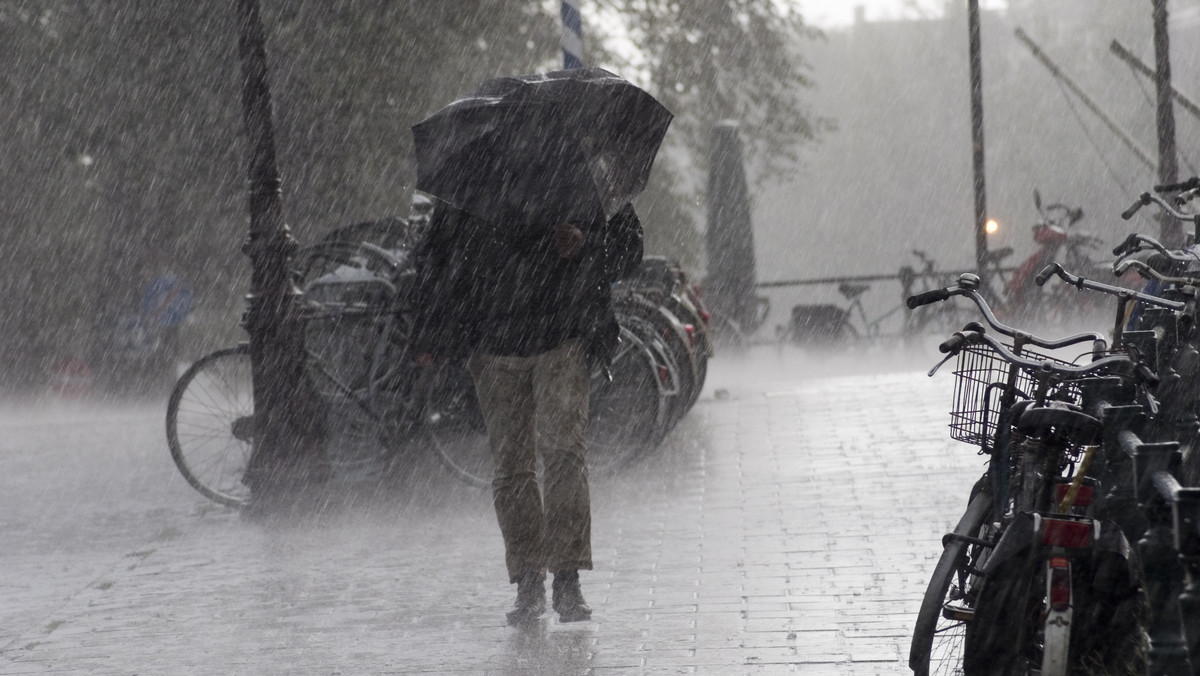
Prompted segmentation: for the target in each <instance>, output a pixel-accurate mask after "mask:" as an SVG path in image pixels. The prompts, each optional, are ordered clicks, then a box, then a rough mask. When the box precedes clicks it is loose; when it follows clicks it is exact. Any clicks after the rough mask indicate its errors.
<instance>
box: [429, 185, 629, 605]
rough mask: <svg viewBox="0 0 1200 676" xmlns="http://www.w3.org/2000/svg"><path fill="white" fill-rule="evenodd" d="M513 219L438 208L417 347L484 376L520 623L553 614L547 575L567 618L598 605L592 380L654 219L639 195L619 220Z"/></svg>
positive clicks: (482, 393)
mask: <svg viewBox="0 0 1200 676" xmlns="http://www.w3.org/2000/svg"><path fill="white" fill-rule="evenodd" d="M503 226H504V227H502V228H501V227H499V226H493V225H492V224H490V223H488V222H485V221H482V220H480V219H477V218H475V217H474V216H472V215H470V214H468V213H467V212H465V211H462V210H459V209H456V208H454V207H453V206H451V205H449V204H447V203H444V202H439V203H438V204H437V206H436V207H435V209H434V212H433V216H432V218H431V220H430V223H429V228H428V231H427V232H426V235H425V238H424V239H423V240H422V242H421V243H420V245H419V246H418V247H417V249H416V251H415V252H414V265H415V268H416V271H417V277H416V281H415V284H414V287H413V291H412V296H411V300H412V307H413V309H414V316H415V322H414V328H413V338H412V345H413V350H414V354H416V355H417V357H416V360H417V363H418V365H420V366H423V367H430V366H432V365H434V364H435V363H449V364H455V363H461V361H462V360H464V359H465V362H466V366H467V368H468V370H469V371H470V373H471V376H472V379H473V381H474V385H475V393H476V395H477V398H478V401H479V406H480V409H481V411H482V413H483V417H484V422H485V424H486V427H487V432H488V439H489V445H490V447H491V452H492V458H493V464H494V468H495V474H494V478H493V481H492V493H493V500H494V504H495V509H496V517H497V520H498V521H499V524H500V532H501V535H502V537H503V539H504V549H505V564H506V567H507V570H508V577H509V582H510V583H515V584H516V585H517V599H516V602H515V604H514V607H513V609H512V610H511V611H509V612H508V614H507V620H508V623H509V624H510V625H513V626H520V625H525V624H528V623H531V622H535V621H537V620H538V619H539V618H540V617H541V615H542V614H543V613H544V612H545V608H546V591H545V578H546V572H547V571H550V572H552V573H553V575H554V579H553V585H552V604H551V605H552V607H553V609H554V611H555V612H556V613H557V614H558V618H559V621H561V622H579V621H584V620H588V619H590V618H591V615H592V610H591V608H590V607H589V606H588V604H587V602H586V601H585V599H584V596H583V593H582V590H581V588H580V582H579V571H580V570H591V569H592V547H591V501H590V496H589V487H588V470H587V462H586V461H587V443H586V435H587V421H588V392H589V385H590V380H591V378H590V376H591V374H592V373H596V372H598V371H600V370H602V369H604V368H606V367H607V366H608V363H609V361H610V360H611V358H612V355H613V353H614V352H615V349H616V346H617V343H618V342H619V338H618V337H619V333H620V328H619V326H618V325H617V321H616V316H615V314H614V312H613V308H612V294H611V286H612V284H613V283H614V282H616V281H617V280H618V279H621V278H622V277H626V276H628V275H630V274H632V273H633V272H634V271H635V270H636V269H637V267H638V265H639V264H640V262H641V260H642V226H641V223H640V221H639V219H638V217H637V214H636V213H635V212H634V210H633V207H632V205H628V204H627V205H626V206H625V207H624V208H623V209H621V210H620V211H619V212H617V213H616V214H615V215H614V216H613V217H612V218H610V219H607V220H604V219H603V218H596V219H594V220H593V221H592V222H576V223H563V222H560V223H532V224H511V223H509V224H503ZM539 455H540V456H541V458H542V461H543V466H544V477H543V480H542V482H541V483H539V481H538V476H537V459H538V456H539Z"/></svg>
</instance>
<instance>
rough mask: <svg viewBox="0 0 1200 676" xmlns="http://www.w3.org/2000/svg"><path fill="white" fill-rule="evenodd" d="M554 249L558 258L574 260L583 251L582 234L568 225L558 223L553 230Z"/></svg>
mask: <svg viewBox="0 0 1200 676" xmlns="http://www.w3.org/2000/svg"><path fill="white" fill-rule="evenodd" d="M554 249H555V250H556V251H558V255H559V257H560V258H574V257H576V256H578V255H579V252H580V251H581V250H582V249H583V232H581V231H580V230H579V228H577V227H575V226H573V225H571V224H570V223H559V224H558V226H557V227H556V228H555V229H554Z"/></svg>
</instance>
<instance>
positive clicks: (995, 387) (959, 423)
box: [950, 344, 1081, 447]
mask: <svg viewBox="0 0 1200 676" xmlns="http://www.w3.org/2000/svg"><path fill="white" fill-rule="evenodd" d="M1021 356H1023V357H1026V358H1030V359H1037V360H1039V361H1045V362H1046V363H1047V364H1058V365H1064V366H1065V365H1069V364H1070V362H1066V361H1062V360H1060V359H1055V358H1054V357H1049V356H1046V355H1042V354H1038V353H1036V352H1033V351H1032V350H1023V351H1022V354H1021ZM1011 367H1012V365H1010V364H1009V363H1008V362H1007V361H1005V360H1004V358H1003V357H1001V356H1000V354H999V353H997V352H996V351H995V350H993V349H992V348H991V347H990V346H989V345H987V344H972V345H966V346H964V347H963V348H962V349H961V350H960V351H959V353H958V362H957V364H956V365H955V368H954V372H953V373H954V400H953V403H952V404H951V407H950V438H951V439H954V440H956V441H962V442H965V443H968V444H972V445H975V446H980V447H987V446H989V445H990V444H991V440H992V439H993V438H995V436H996V428H997V425H998V423H999V420H1000V410H1001V404H1000V402H1001V400H1002V398H1003V395H1004V391H1005V389H1006V388H1007V386H1008V377H1009V369H1010V368H1011ZM1015 368H1016V369H1017V372H1016V380H1015V382H1014V389H1015V396H1016V398H1015V399H1014V401H1022V400H1025V399H1033V398H1035V397H1038V396H1039V394H1041V396H1042V397H1044V399H1045V400H1047V401H1051V400H1052V401H1063V402H1067V403H1070V404H1078V403H1079V402H1080V398H1081V392H1080V387H1079V383H1078V382H1076V381H1071V380H1063V379H1061V378H1057V377H1054V374H1052V373H1050V372H1035V371H1032V370H1030V369H1027V368H1022V367H1019V366H1018V367H1015ZM1039 387H1044V392H1041V393H1039Z"/></svg>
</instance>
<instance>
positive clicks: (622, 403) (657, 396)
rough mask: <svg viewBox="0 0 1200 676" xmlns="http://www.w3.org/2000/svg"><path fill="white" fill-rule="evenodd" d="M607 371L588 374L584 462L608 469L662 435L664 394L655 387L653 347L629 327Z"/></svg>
mask: <svg viewBox="0 0 1200 676" xmlns="http://www.w3.org/2000/svg"><path fill="white" fill-rule="evenodd" d="M621 343H622V344H621V346H620V347H619V348H618V350H617V354H616V355H614V357H613V362H612V365H611V366H610V367H609V374H611V380H610V379H609V377H608V375H606V374H598V375H597V376H596V377H594V378H592V382H591V391H590V393H589V402H588V466H589V468H592V469H594V471H597V472H600V473H612V472H615V471H617V470H619V469H621V468H624V467H626V466H628V465H629V464H631V463H632V462H634V461H636V460H638V459H640V458H643V457H645V455H646V454H647V452H649V451H650V450H652V449H653V448H654V447H656V446H657V445H658V444H659V443H661V441H662V439H663V437H664V436H666V431H667V426H668V416H669V411H670V408H669V397H668V396H667V395H665V394H664V393H663V392H662V390H661V389H660V388H659V384H658V382H657V378H658V362H657V360H656V358H655V355H654V352H653V350H652V349H651V348H650V347H648V346H647V345H645V344H644V343H643V342H642V341H641V340H640V339H639V338H637V336H636V335H635V334H633V333H632V332H631V331H630V330H629V329H627V328H622V330H621Z"/></svg>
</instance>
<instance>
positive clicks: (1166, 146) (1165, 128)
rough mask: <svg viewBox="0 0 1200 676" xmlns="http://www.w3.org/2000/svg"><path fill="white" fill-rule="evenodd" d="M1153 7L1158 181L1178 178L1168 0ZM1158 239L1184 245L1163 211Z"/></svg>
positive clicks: (1177, 225)
mask: <svg viewBox="0 0 1200 676" xmlns="http://www.w3.org/2000/svg"><path fill="white" fill-rule="evenodd" d="M1151 3H1152V4H1153V7H1154V85H1155V89H1156V92H1155V93H1156V94H1157V104H1158V105H1157V107H1156V110H1157V114H1156V115H1155V119H1156V122H1157V124H1156V126H1157V128H1158V182H1159V183H1160V184H1164V183H1175V182H1177V181H1178V180H1179V161H1178V159H1177V158H1176V155H1175V108H1174V101H1173V100H1172V95H1171V47H1170V41H1169V40H1168V37H1167V0H1151ZM1160 219H1161V220H1160V224H1161V231H1160V233H1159V238H1160V240H1161V241H1162V242H1163V243H1164V244H1166V245H1167V246H1182V245H1183V243H1184V242H1183V240H1184V236H1183V224H1181V223H1180V222H1179V221H1176V220H1175V219H1173V218H1170V217H1167V216H1166V215H1165V214H1163V215H1161V216H1160Z"/></svg>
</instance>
